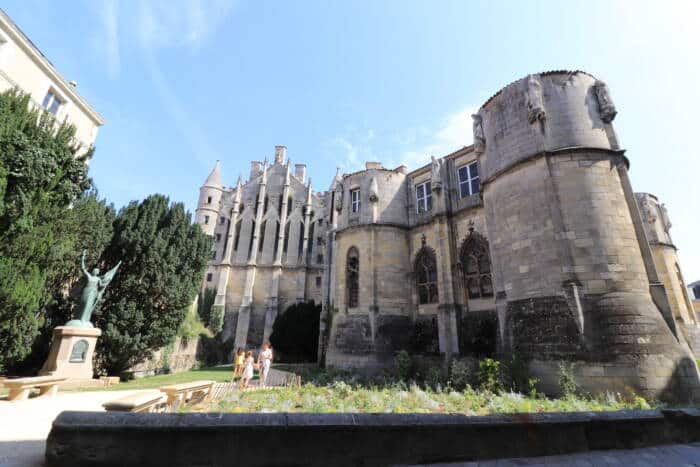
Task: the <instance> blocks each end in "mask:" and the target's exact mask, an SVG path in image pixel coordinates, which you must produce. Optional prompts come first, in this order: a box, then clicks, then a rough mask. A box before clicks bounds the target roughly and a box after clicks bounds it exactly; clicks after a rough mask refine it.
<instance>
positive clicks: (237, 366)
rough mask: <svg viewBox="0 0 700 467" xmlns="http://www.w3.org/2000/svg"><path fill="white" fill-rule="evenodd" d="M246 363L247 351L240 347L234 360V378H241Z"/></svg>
mask: <svg viewBox="0 0 700 467" xmlns="http://www.w3.org/2000/svg"><path fill="white" fill-rule="evenodd" d="M244 363H245V351H244V350H243V349H242V348H240V347H238V350H236V355H235V357H234V359H233V377H234V378H237V377H240V376H241V374H243V367H244V366H245V365H244Z"/></svg>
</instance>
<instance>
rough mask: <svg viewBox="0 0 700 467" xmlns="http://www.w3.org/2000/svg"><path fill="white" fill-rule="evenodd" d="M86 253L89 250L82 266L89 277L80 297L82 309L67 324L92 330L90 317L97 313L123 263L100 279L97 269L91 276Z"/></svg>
mask: <svg viewBox="0 0 700 467" xmlns="http://www.w3.org/2000/svg"><path fill="white" fill-rule="evenodd" d="M85 253H87V250H83V257H82V258H81V261H80V264H81V267H82V270H83V272H84V273H85V276H86V277H87V285H85V288H84V289H83V293H82V295H81V296H80V308H79V309H78V310H76V313H75V314H74V315H73V319H72V320H70V321H68V322H67V323H66V326H72V327H77V328H91V327H93V326H92V323H91V322H90V317H91V316H92V312H93V311H95V307H96V306H97V304H98V302H99V301H100V300H101V299H102V295H103V294H104V292H105V289H106V288H107V286H108V285H109V283H110V282H112V279H113V278H114V275H115V274H116V273H117V269H119V266H121V264H122V262H121V261H119V263H118V264H117V265H116V266H114V267H113V268H112V269H110V270H109V271H107V272H106V273H105V274H104V275H103V276H101V277H100V270H99V269H97V268H95V269H93V270H92V274H90V273H89V272H88V270H87V268H86V267H85Z"/></svg>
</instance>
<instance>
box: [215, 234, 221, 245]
mask: <svg viewBox="0 0 700 467" xmlns="http://www.w3.org/2000/svg"><path fill="white" fill-rule="evenodd" d="M220 241H221V234H216V243H219V242H220Z"/></svg>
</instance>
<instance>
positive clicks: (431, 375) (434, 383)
mask: <svg viewBox="0 0 700 467" xmlns="http://www.w3.org/2000/svg"><path fill="white" fill-rule="evenodd" d="M441 382H442V375H441V374H440V368H437V367H434V366H432V367H430V368H429V369H428V374H427V375H426V376H425V384H426V385H427V386H428V387H429V388H432V389H436V390H437V389H439V388H440V383H441Z"/></svg>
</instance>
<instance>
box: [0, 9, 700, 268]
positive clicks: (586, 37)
mask: <svg viewBox="0 0 700 467" xmlns="http://www.w3.org/2000/svg"><path fill="white" fill-rule="evenodd" d="M2 8H3V9H5V11H6V12H7V13H8V14H9V15H10V16H11V17H12V18H13V19H14V20H15V21H16V22H17V23H18V24H19V26H20V27H21V28H22V29H23V30H24V31H25V32H26V33H27V34H28V35H29V36H30V37H31V38H32V40H33V41H34V42H35V43H36V44H37V45H38V46H39V47H40V48H41V49H42V51H43V52H44V53H45V54H46V55H47V56H48V57H49V58H50V59H51V60H52V61H53V63H54V64H55V65H56V66H57V68H58V69H59V70H60V71H61V73H62V74H63V75H64V76H65V77H66V78H67V79H74V80H76V81H78V83H79V90H80V92H81V93H82V94H83V95H84V96H85V97H86V98H87V99H88V100H89V101H90V102H91V103H93V105H94V106H95V108H97V109H98V111H100V112H101V113H102V114H103V115H104V117H105V119H106V122H107V123H106V125H105V126H104V127H103V128H102V129H101V132H100V134H99V136H98V139H97V152H96V154H95V158H94V160H93V162H92V167H91V173H92V177H93V178H94V180H95V182H96V184H97V186H98V188H99V189H100V192H101V194H102V195H103V196H106V197H107V198H109V199H110V200H111V201H113V202H114V203H115V205H116V206H117V207H119V206H121V205H123V204H124V203H126V202H128V201H129V200H132V199H139V198H143V197H145V196H147V195H148V194H150V193H154V192H159V193H164V194H167V195H169V196H170V197H171V199H173V200H178V201H184V202H185V203H186V204H187V206H188V207H189V208H190V209H193V208H194V207H195V202H196V197H197V190H198V187H199V185H200V184H201V182H202V181H203V180H204V178H205V177H206V175H207V173H208V171H209V170H210V169H211V167H212V166H213V164H214V161H216V160H217V159H221V161H222V165H223V171H224V178H225V181H226V182H227V183H229V184H233V183H235V180H236V177H237V176H238V174H239V173H241V174H243V175H245V174H247V173H248V170H249V161H250V160H251V159H263V158H264V157H266V156H267V157H268V158H271V157H272V154H273V148H274V145H276V144H284V145H286V146H287V147H288V154H289V156H290V157H291V159H292V161H293V162H305V163H307V164H308V165H309V174H310V176H311V177H313V180H314V186H315V188H316V189H319V190H322V189H325V188H327V186H328V184H329V182H330V180H331V177H332V176H333V174H334V173H335V170H336V167H337V166H340V167H341V171H351V170H353V169H356V168H358V167H360V166H361V165H362V164H363V162H364V161H365V160H380V161H382V162H384V164H385V165H386V166H392V165H398V164H399V163H406V164H407V165H408V166H409V168H415V167H417V166H419V165H422V164H424V163H427V162H428V160H429V154H434V155H444V154H446V153H448V152H451V151H452V150H455V149H457V148H459V147H461V146H464V145H467V144H470V143H471V121H470V119H469V114H470V113H471V111H472V110H473V109H476V108H478V107H479V106H480V105H481V103H483V101H484V100H486V99H487V98H488V97H489V96H490V95H492V94H493V93H495V92H496V91H498V89H500V88H501V87H502V86H504V85H506V84H508V83H509V82H511V81H513V80H515V79H518V78H520V77H522V76H524V75H526V74H528V73H533V72H537V71H544V70H551V69H583V70H586V71H589V72H591V73H593V74H594V75H596V76H597V77H599V78H601V79H603V80H605V81H606V82H607V83H608V85H609V87H610V89H611V93H612V97H613V99H614V101H615V103H616V105H617V108H618V110H619V114H618V116H617V118H616V120H615V127H616V130H617V132H618V135H619V138H620V140H621V142H622V145H623V147H625V148H626V149H627V151H628V152H627V155H628V157H629V159H630V161H631V170H630V174H631V177H632V183H633V186H634V189H635V191H647V192H651V193H654V194H656V195H658V196H659V198H660V199H661V200H662V202H664V203H666V205H667V207H668V210H669V213H670V217H671V221H672V223H673V228H672V231H671V233H672V235H673V238H674V241H675V243H676V245H677V246H678V247H679V249H680V252H679V254H680V257H681V264H682V268H683V269H684V272H685V275H686V279H687V280H688V281H692V280H699V279H700V241H698V233H699V232H700V206H699V203H698V201H700V188H698V186H699V185H700V145H699V143H698V141H697V139H698V138H697V135H698V134H699V133H700V128H699V127H698V126H699V125H698V112H699V111H700V86H699V84H698V83H700V58H699V57H700V32H698V30H700V28H698V27H697V25H698V24H700V2H697V1H688V2H681V1H665V2H661V1H659V2H645V1H639V0H635V1H628V2H624V1H612V0H605V1H593V0H587V1H566V2H564V1H552V2H550V1H530V2H525V1H522V2H521V1H518V2H516V1H494V0H491V1H484V2H476V1H474V2H470V1H466V0H463V1H437V0H436V1H427V0H426V1H410V0H401V1H376V0H375V1H370V0H367V1H360V0H355V1H347V2H340V1H331V0H326V1H261V0H257V1H243V0H239V1H236V0H201V1H197V0H169V1H160V2H158V1H150V0H141V1H136V0H131V1H117V0H103V1H100V0H91V1H88V0H85V1H82V0H74V1H70V2H65V1H63V2H59V1H49V0H42V1H39V0H9V1H7V0H5V1H3V2H2Z"/></svg>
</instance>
